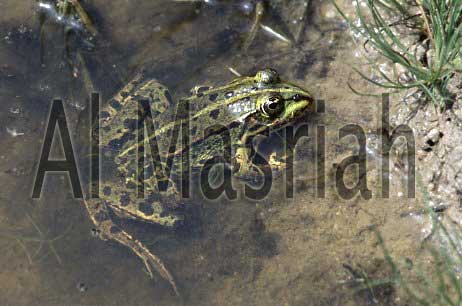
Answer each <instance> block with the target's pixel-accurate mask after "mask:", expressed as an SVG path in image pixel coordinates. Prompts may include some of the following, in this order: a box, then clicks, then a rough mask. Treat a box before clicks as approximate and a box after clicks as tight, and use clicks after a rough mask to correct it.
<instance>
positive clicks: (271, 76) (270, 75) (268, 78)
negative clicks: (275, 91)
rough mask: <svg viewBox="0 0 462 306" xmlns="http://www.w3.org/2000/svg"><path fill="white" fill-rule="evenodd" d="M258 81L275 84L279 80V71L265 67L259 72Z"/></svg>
mask: <svg viewBox="0 0 462 306" xmlns="http://www.w3.org/2000/svg"><path fill="white" fill-rule="evenodd" d="M256 79H257V82H259V83H263V84H273V83H276V82H278V81H279V73H278V72H277V71H276V70H274V69H271V68H269V69H265V70H262V71H259V72H257V75H256Z"/></svg>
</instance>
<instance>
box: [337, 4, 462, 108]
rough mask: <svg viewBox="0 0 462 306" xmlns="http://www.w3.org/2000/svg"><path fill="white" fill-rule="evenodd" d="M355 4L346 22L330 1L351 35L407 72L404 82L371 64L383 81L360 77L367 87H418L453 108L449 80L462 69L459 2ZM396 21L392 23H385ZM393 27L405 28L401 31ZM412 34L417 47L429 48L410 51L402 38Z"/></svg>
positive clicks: (444, 105)
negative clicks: (364, 41) (418, 51)
mask: <svg viewBox="0 0 462 306" xmlns="http://www.w3.org/2000/svg"><path fill="white" fill-rule="evenodd" d="M362 1H363V3H364V4H365V6H364V7H362V6H361V5H360V4H359V2H361V1H357V3H358V4H357V5H356V7H355V13H354V18H355V20H352V19H351V18H349V17H348V16H347V15H346V14H345V13H344V12H343V11H342V10H341V9H340V8H339V6H338V5H337V4H336V3H335V1H334V2H333V3H334V6H335V7H336V9H337V11H338V12H339V13H340V15H341V16H342V17H343V18H344V19H345V20H346V21H347V22H348V24H349V26H350V28H351V29H352V30H353V32H354V33H355V35H356V36H359V37H361V38H363V39H365V40H366V42H367V44H370V45H372V46H373V48H374V49H375V50H376V51H377V52H378V53H379V54H380V55H382V56H383V57H385V58H386V59H388V60H389V61H390V62H391V63H393V64H396V65H398V66H400V67H402V68H403V69H404V70H405V71H406V75H407V76H408V77H409V79H408V80H406V81H402V80H401V79H400V77H399V76H396V75H391V74H388V73H385V72H383V71H382V70H381V69H380V68H379V67H377V64H376V63H373V62H372V61H371V64H372V65H373V66H374V70H375V71H376V72H378V74H379V75H380V77H381V78H382V79H383V81H377V80H374V79H372V78H369V77H367V76H366V75H364V74H363V73H360V74H361V76H362V77H364V78H365V79H366V80H368V81H370V82H371V83H373V84H375V85H377V86H380V87H382V88H386V89H392V90H395V91H400V90H404V89H412V88H416V89H420V90H422V91H423V92H424V93H425V94H426V96H427V98H428V99H429V100H430V101H433V102H434V103H436V104H438V105H439V106H441V107H448V106H450V105H452V103H453V101H454V98H455V94H454V92H453V91H452V90H450V88H448V85H449V81H450V80H451V78H453V77H454V76H455V75H456V74H458V73H460V72H461V70H462V59H461V58H460V56H461V50H462V18H461V17H462V0H416V1H403V0H362ZM392 19H393V20H395V19H398V20H397V21H395V22H391V21H390V20H392ZM398 29H401V30H403V29H405V30H407V31H404V33H400V31H398ZM410 33H413V34H417V36H418V37H419V38H418V40H417V42H416V44H418V45H425V44H428V51H427V52H426V54H423V55H422V54H417V52H414V51H412V47H413V46H411V45H409V43H407V40H405V35H409V34H410Z"/></svg>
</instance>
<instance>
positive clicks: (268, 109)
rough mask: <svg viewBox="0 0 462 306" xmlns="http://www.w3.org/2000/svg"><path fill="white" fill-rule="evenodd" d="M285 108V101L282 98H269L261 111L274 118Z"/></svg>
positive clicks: (277, 96)
mask: <svg viewBox="0 0 462 306" xmlns="http://www.w3.org/2000/svg"><path fill="white" fill-rule="evenodd" d="M283 107H284V101H283V99H282V97H281V96H279V95H274V96H269V97H268V99H266V101H265V102H264V103H263V104H262V106H261V110H262V112H263V114H265V115H266V116H269V117H272V116H275V115H277V114H279V113H280V112H281V111H282V108H283Z"/></svg>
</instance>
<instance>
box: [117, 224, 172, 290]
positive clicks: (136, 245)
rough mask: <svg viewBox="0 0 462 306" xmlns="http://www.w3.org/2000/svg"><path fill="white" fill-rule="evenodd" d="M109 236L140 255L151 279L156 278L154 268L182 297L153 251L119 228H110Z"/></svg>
mask: <svg viewBox="0 0 462 306" xmlns="http://www.w3.org/2000/svg"><path fill="white" fill-rule="evenodd" d="M109 236H110V238H112V239H113V240H116V241H117V242H119V243H121V244H123V245H125V246H127V247H128V248H129V249H130V250H132V251H133V252H134V253H135V254H136V255H138V257H139V258H140V259H141V260H142V261H143V263H144V265H145V267H146V269H147V271H148V274H149V276H150V277H151V278H153V277H154V274H153V271H152V269H153V268H154V269H155V270H156V271H157V272H158V273H159V274H160V275H161V276H162V277H163V278H164V279H166V280H167V281H168V282H169V283H170V285H171V286H172V288H173V290H174V291H175V294H176V295H178V296H179V295H180V294H179V292H178V288H177V286H176V283H175V280H174V279H173V276H172V275H171V274H170V272H169V271H168V270H167V268H166V267H165V265H164V263H163V262H162V260H161V259H160V258H159V257H157V256H156V255H154V254H153V253H151V251H149V250H148V248H146V247H145V246H144V245H143V244H142V243H141V242H140V241H138V240H136V239H134V238H133V237H132V236H131V235H130V234H128V233H127V232H125V231H123V230H121V229H120V228H119V227H118V226H115V225H113V226H112V227H111V228H110V234H109Z"/></svg>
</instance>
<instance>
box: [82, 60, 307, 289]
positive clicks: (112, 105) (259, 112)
mask: <svg viewBox="0 0 462 306" xmlns="http://www.w3.org/2000/svg"><path fill="white" fill-rule="evenodd" d="M312 101H313V100H312V96H311V94H310V93H309V92H308V91H306V90H304V89H302V88H300V87H298V86H296V85H294V84H291V83H289V82H285V81H282V80H281V79H280V77H279V75H278V73H277V72H276V71H275V70H273V69H265V70H262V71H259V72H257V73H256V74H255V75H253V76H247V77H239V78H237V79H234V80H232V81H231V82H229V83H228V84H226V85H224V86H220V87H215V88H214V87H206V86H197V87H195V88H194V89H193V90H192V94H191V96H190V97H187V98H185V99H181V100H180V101H179V102H178V103H176V104H175V103H173V101H172V98H171V95H170V93H169V91H168V90H167V88H166V87H165V86H163V85H162V84H160V83H159V82H157V81H156V80H154V79H147V80H144V77H143V76H142V75H141V74H140V75H137V76H136V77H135V78H134V79H133V80H132V81H131V82H129V83H128V84H127V85H126V86H125V87H124V88H123V89H122V90H121V91H120V92H119V93H117V94H116V96H115V97H114V98H112V99H111V100H110V101H109V102H108V104H107V105H106V106H105V107H104V108H103V109H102V110H101V112H100V129H99V133H100V144H99V145H100V148H101V149H102V153H103V160H104V161H105V162H104V163H103V176H104V173H105V168H104V166H105V165H106V166H107V165H108V167H109V169H110V171H108V174H107V175H106V177H103V178H102V182H101V184H100V190H101V191H102V192H100V197H99V198H98V199H90V200H86V201H85V205H86V207H87V209H88V212H89V215H90V217H91V219H92V221H93V222H94V224H95V226H96V229H95V230H94V231H95V233H97V234H98V235H99V237H100V238H102V239H103V240H115V241H117V242H119V243H121V244H123V245H125V246H127V247H128V248H129V249H131V250H132V251H133V252H134V253H135V254H136V255H138V257H139V258H141V260H142V261H143V262H144V265H145V266H146V269H147V271H148V273H149V275H150V276H151V277H153V269H155V270H156V271H157V272H158V273H159V274H160V275H161V276H162V277H163V278H164V279H166V280H167V281H168V282H169V283H170V284H171V286H172V287H173V289H174V291H175V292H176V293H177V294H178V289H177V286H176V284H175V281H174V279H173V277H172V275H171V273H170V272H169V270H168V269H167V268H166V266H165V265H164V264H163V262H162V260H161V259H160V258H158V257H157V256H156V255H155V254H153V253H152V252H151V251H150V250H149V249H148V248H146V247H145V246H144V245H143V244H142V243H141V242H140V241H138V240H137V239H136V238H135V237H133V236H131V235H130V234H129V233H127V232H126V231H124V230H123V229H121V228H120V227H119V226H118V225H116V224H115V223H114V221H113V220H112V219H111V215H112V214H116V215H117V216H120V217H123V218H125V217H126V218H132V219H136V220H139V221H142V222H149V223H155V224H160V225H163V226H166V227H174V226H175V225H176V224H178V222H181V220H182V219H183V216H182V215H181V214H180V213H178V210H177V209H176V208H177V207H178V206H179V205H180V204H182V201H183V200H184V197H182V195H181V194H180V192H178V190H177V185H178V181H177V180H176V179H175V178H178V176H179V175H181V174H182V173H184V172H186V169H187V168H185V167H187V166H189V169H193V170H194V169H201V168H202V167H203V166H204V165H205V164H207V161H209V160H211V159H213V158H214V157H216V156H221V155H223V146H224V144H223V140H224V139H228V141H229V142H230V144H231V147H232V151H231V152H234V153H233V154H232V161H231V162H232V163H231V165H232V166H231V168H232V171H233V172H234V173H235V175H236V176H237V177H245V176H249V175H252V174H254V172H253V171H252V168H253V161H252V156H253V155H252V149H251V144H250V142H251V140H252V138H253V137H254V136H257V135H260V134H263V133H265V132H267V131H268V130H269V129H278V128H281V127H283V126H285V125H287V124H290V123H293V122H294V121H295V120H296V119H297V118H299V117H300V116H302V115H303V114H304V113H305V112H306V111H307V110H308V109H309V107H311V105H312ZM185 106H186V107H185ZM183 109H187V110H188V111H187V113H186V114H187V116H184V114H185V113H184V112H183V111H182V110H183ZM140 118H141V119H140ZM185 119H187V120H185ZM181 122H182V123H184V122H187V123H188V124H187V125H186V126H187V128H188V130H187V134H189V135H188V136H189V137H190V138H189V139H190V141H189V142H188V143H184V142H183V139H182V136H181V137H177V138H175V137H174V136H175V133H176V134H177V135H178V131H179V130H181V129H182V128H184V125H181V124H182V123H181ZM150 123H152V125H151V126H150V125H149V124H150ZM149 126H150V128H149ZM145 127H146V129H145ZM146 130H147V133H146ZM140 131H144V132H140ZM182 131H184V129H183V130H182ZM225 134H226V135H227V136H226V137H223V135H225ZM172 139H177V140H181V141H175V140H173V141H172ZM177 142H178V143H181V144H184V145H179V146H176V145H175V146H173V147H172V143H173V144H176V143H177ZM172 148H173V149H172ZM145 149H146V150H145ZM148 149H149V150H150V153H151V156H152V157H153V158H152V159H151V160H149V161H148V162H146V160H145V159H144V158H145V156H148V155H149V154H148V153H147V152H148ZM185 154H189V155H188V156H189V160H187V159H185V158H183V157H184V156H185ZM141 156H142V158H141ZM156 156H158V158H156ZM140 158H141V161H140ZM184 160H187V161H188V163H187V164H185V163H184ZM140 165H141V166H140ZM270 166H271V164H270ZM140 167H141V168H140ZM137 169H142V170H137ZM166 169H168V170H169V171H166ZM138 172H140V173H141V175H140V173H138ZM166 173H170V175H167V174H166ZM139 186H143V191H144V196H143V197H140V196H139Z"/></svg>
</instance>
